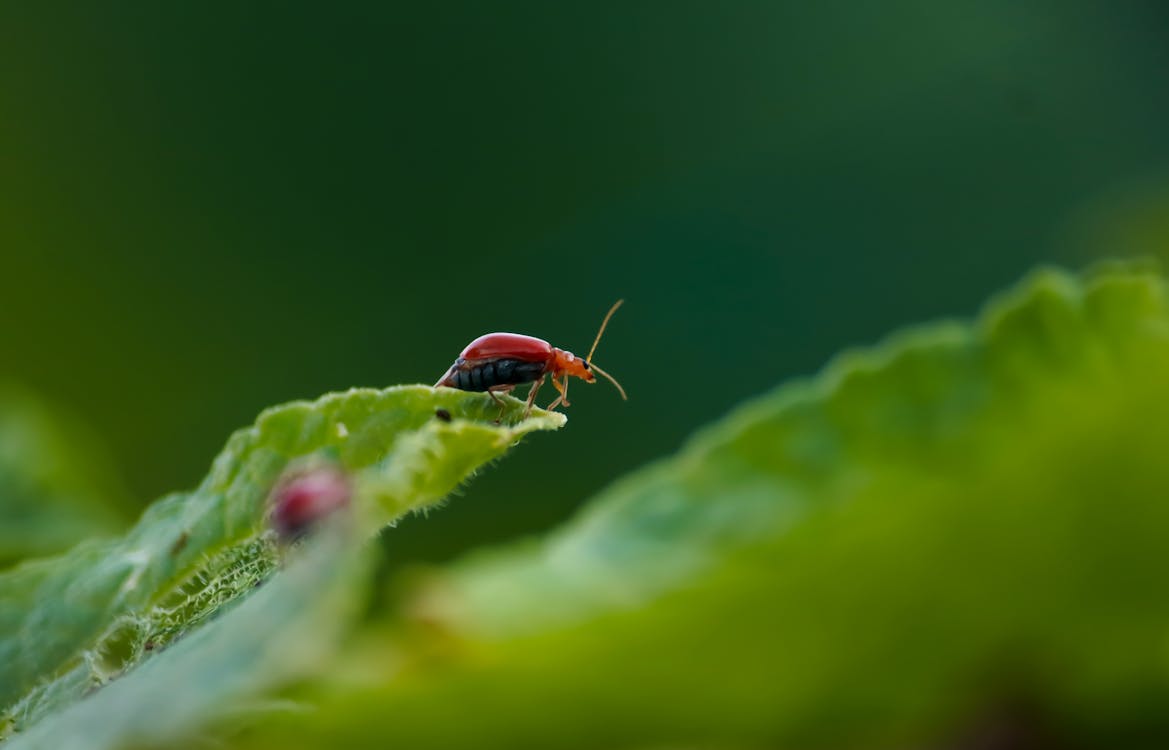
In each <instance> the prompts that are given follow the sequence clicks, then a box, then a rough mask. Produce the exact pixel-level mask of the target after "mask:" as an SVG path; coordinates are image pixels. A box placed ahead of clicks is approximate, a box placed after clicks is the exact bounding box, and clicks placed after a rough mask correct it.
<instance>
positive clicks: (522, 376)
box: [434, 299, 629, 422]
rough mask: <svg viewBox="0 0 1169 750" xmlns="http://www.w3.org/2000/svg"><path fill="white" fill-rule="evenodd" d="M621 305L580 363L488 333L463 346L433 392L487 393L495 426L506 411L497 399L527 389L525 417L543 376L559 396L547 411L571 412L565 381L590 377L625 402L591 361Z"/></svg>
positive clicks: (521, 338) (529, 341) (538, 343)
mask: <svg viewBox="0 0 1169 750" xmlns="http://www.w3.org/2000/svg"><path fill="white" fill-rule="evenodd" d="M623 302H625V300H623V299H619V300H617V302H615V303H614V304H613V306H612V307H610V308H609V312H608V313H607V314H606V315H605V319H604V320H603V321H601V328H600V330H599V331H597V337H596V338H595V339H594V340H593V347H592V348H591V349H589V356H587V357H585V358H583V359H581V358H580V357H577V356H576V355H575V354H573V353H572V352H569V351H565V350H563V349H557V348H556V347H554V346H552V345H551V344H549V343H548V342H547V341H545V340H544V339H538V338H536V337H535V336H525V335H523V334H520V333H488V334H484V335H483V336H480V337H479V338H477V339H475V340H474V341H472V342H471V343H470V344H467V348H465V349H463V351H462V353H461V354H459V358H458V359H456V360H455V363H454V364H453V365H451V366H450V368H449V369H447V371H446V373H445V374H443V376H442V377H441V378H439V380H438V382H437V383H435V384H434V387H435V388H438V387H439V386H447V387H449V388H457V389H459V390H460V391H481V392H482V391H486V392H487V395H489V396H491V398H492V399H493V400H494V401H495V403H497V404H499V417H497V418H496V420H495V421H496V422H499V420H500V419H502V418H503V412H504V409H505V408H506V406H505V405H504V403H503V402H502V401H500V400H499V397H498V396H497V395H496V394H498V393H510V392H511V391H513V390H515V388H516V386H518V385H523V384H525V383H531V384H532V389H531V390H530V391H528V403H527V408H526V409H525V410H524V416H525V417H527V416H528V415H529V414H530V413H531V412H532V405H533V404H534V403H535V402H536V392H537V391H539V390H540V386H542V385H543V384H544V380H545V378H546V377H547V376H548V375H551V376H552V386H553V387H554V388H556V390H557V391H559V393H560V395H559V396H558V397H557V398H556V400H555V401H553V402H552V403H551V404H549V405H548V410H549V411H551V410H553V409H555V408H556V407H557V406H560V405H561V404H564V405H565V406H571V404H569V403H568V378H569V376H572V377H575V378H580V379H581V380H583V381H585V382H586V383H595V382H597V378H596V376H595V375H593V373H594V372H595V373H599V374H600V375H601V376H602V377H604V378H606V379H608V381H609V382H610V383H612V384H613V385H615V386H617V391H618V392H619V393H620V394H621V398H622V399H626V400H628V398H629V397H628V396H626V395H625V389H624V388H622V387H621V384H620V383H618V382H617V380H616V378H614V377H613V376H612V375H610V374H609V373H607V372H605V371H604V370H602V369H601V368H599V367H597V366H596V365H595V364H593V361H592V360H593V353H594V352H595V351H596V350H597V344H599V343H601V334H603V333H604V332H605V326H607V325H608V324H609V318H611V317H613V313H615V312H617V308H618V307H621V304H622V303H623Z"/></svg>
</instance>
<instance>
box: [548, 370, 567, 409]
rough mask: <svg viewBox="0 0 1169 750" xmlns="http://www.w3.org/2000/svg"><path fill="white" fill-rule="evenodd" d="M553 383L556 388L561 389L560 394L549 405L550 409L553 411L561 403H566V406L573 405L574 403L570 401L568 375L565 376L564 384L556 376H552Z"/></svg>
mask: <svg viewBox="0 0 1169 750" xmlns="http://www.w3.org/2000/svg"><path fill="white" fill-rule="evenodd" d="M552 385H553V386H554V387H555V388H556V390H558V391H560V395H559V396H558V397H557V398H556V400H555V401H553V402H552V403H551V404H549V405H548V411H552V410H553V409H555V408H556V407H557V406H560V405H561V404H564V406H565V407H566V408H567V407H569V406H571V405H572V404H570V403H568V376H567V375H565V376H564V384H563V385H561V384H560V381H559V380H557V379H556V378H552Z"/></svg>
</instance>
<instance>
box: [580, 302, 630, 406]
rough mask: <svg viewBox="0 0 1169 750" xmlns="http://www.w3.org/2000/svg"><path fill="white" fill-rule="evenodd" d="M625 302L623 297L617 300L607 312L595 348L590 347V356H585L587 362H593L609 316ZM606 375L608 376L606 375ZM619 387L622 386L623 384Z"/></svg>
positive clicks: (595, 340)
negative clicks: (594, 353)
mask: <svg viewBox="0 0 1169 750" xmlns="http://www.w3.org/2000/svg"><path fill="white" fill-rule="evenodd" d="M624 303H625V300H623V299H619V300H617V301H616V302H614V303H613V306H612V307H610V308H609V312H608V313H606V314H605V319H604V320H602V321H601V330H599V331H597V337H596V338H595V339H593V348H592V349H589V356H587V357H585V362H589V363H591V362H592V361H593V352H595V351H596V350H597V344H599V343H601V334H602V333H604V332H605V326H607V325H609V318H611V317H613V313H615V312H617V308H618V307H621V305H622V304H624ZM605 377H608V376H607V375H606V376H605ZM610 380H612V378H610ZM613 382H614V383H616V382H617V381H616V380H614V381H613ZM617 387H618V388H620V387H621V386H617Z"/></svg>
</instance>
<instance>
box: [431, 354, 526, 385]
mask: <svg viewBox="0 0 1169 750" xmlns="http://www.w3.org/2000/svg"><path fill="white" fill-rule="evenodd" d="M451 369H452V370H453V372H451V375H450V377H449V378H448V382H447V385H450V386H451V387H453V388H458V389H459V390H460V391H485V390H487V389H489V388H494V387H495V386H497V385H523V384H524V383H531V382H533V381H535V380H538V379H539V378H540V376H542V375H543V374H544V373H545V372H547V364H546V363H545V362H530V361H528V360H523V359H491V360H487V361H486V362H474V363H468V362H465V361H461V362H455V366H454V367H453V368H451Z"/></svg>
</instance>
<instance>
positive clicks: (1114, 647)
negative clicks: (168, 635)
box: [237, 266, 1169, 748]
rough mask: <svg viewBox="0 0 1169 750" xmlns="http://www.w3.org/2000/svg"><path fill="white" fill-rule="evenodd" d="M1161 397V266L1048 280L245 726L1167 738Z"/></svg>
mask: <svg viewBox="0 0 1169 750" xmlns="http://www.w3.org/2000/svg"><path fill="white" fill-rule="evenodd" d="M1167 396H1169V291H1167V288H1166V284H1165V281H1164V280H1163V279H1162V278H1161V277H1160V276H1158V275H1156V274H1154V273H1151V272H1149V271H1147V270H1144V269H1142V268H1139V267H1132V266H1108V267H1102V268H1100V269H1098V270H1096V271H1094V272H1092V273H1090V274H1087V275H1085V276H1083V277H1076V276H1073V275H1070V274H1066V273H1063V272H1059V271H1043V272H1040V273H1037V274H1035V275H1034V276H1032V277H1031V278H1030V279H1029V280H1028V281H1027V282H1026V283H1025V284H1023V285H1022V286H1021V287H1020V288H1019V289H1017V290H1015V291H1013V292H1011V293H1009V294H1007V295H1006V296H1004V297H1002V298H1000V299H998V300H996V301H995V302H993V303H992V304H991V305H990V306H989V307H988V308H987V310H986V311H985V312H984V313H983V314H982V315H981V316H980V318H979V319H978V320H977V321H976V322H975V323H974V324H973V325H962V324H954V323H947V324H941V325H937V326H932V327H927V328H923V329H918V330H914V331H910V332H908V333H904V334H900V335H897V336H895V337H893V338H892V339H891V340H890V341H888V342H886V343H885V344H883V345H882V346H880V347H878V348H876V349H872V350H868V351H859V352H853V353H848V354H845V355H843V356H842V357H840V358H839V359H838V360H837V361H836V362H834V363H833V364H832V365H831V366H829V367H828V368H827V369H826V371H825V372H824V373H822V374H821V375H820V376H818V377H817V378H815V379H814V380H811V381H808V382H803V383H797V384H793V385H790V386H786V387H784V388H781V389H779V390H778V391H776V392H775V393H773V394H770V395H768V396H765V397H763V398H761V399H758V400H756V401H754V402H751V403H749V404H747V405H745V406H744V407H743V408H741V409H740V410H738V411H736V413H734V414H732V415H731V416H730V417H729V418H727V419H726V420H723V421H722V422H720V423H719V424H716V425H714V426H712V427H710V428H708V429H707V430H704V431H703V432H702V433H701V434H700V435H699V436H697V437H696V438H695V439H694V440H693V441H692V442H691V444H690V445H688V446H687V447H686V448H685V449H684V450H683V451H682V452H681V453H680V454H679V455H678V456H676V457H674V458H672V459H669V460H667V461H664V462H661V463H660V464H658V465H656V466H653V467H650V468H649V469H647V470H644V471H642V472H638V473H637V474H635V475H633V476H632V477H629V478H627V479H625V480H622V481H620V482H618V483H616V484H615V485H613V486H612V487H611V488H610V489H609V490H607V491H606V492H604V493H603V494H602V495H601V496H600V497H599V498H598V499H597V500H596V501H595V502H594V503H592V504H591V505H590V506H589V507H588V508H587V509H586V510H585V512H584V513H583V514H582V515H581V516H580V517H579V518H577V519H576V520H575V521H573V522H572V523H570V524H568V525H567V526H566V527H565V528H564V529H562V530H560V531H558V532H556V533H554V534H552V535H551V536H550V537H549V538H548V539H546V540H542V541H539V542H535V543H525V544H522V545H519V546H517V547H512V548H507V549H503V550H499V551H496V552H493V553H485V554H480V555H477V556H474V557H472V558H470V559H468V560H465V561H463V562H461V563H458V564H455V565H454V566H451V567H449V568H448V569H447V570H445V571H442V572H441V573H435V574H433V575H431V576H429V577H426V578H424V579H422V581H421V583H419V584H416V590H415V591H414V593H413V594H412V595H409V596H407V597H406V598H405V600H404V602H403V604H402V606H401V608H400V610H399V615H398V617H397V618H395V619H393V620H392V621H389V622H386V623H383V624H381V625H375V626H374V627H373V629H372V630H371V632H370V633H369V634H368V635H367V636H366V638H365V639H364V640H362V641H361V642H360V645H358V646H355V647H354V648H353V649H352V650H350V651H347V652H346V653H345V654H344V658H343V660H342V661H341V663H340V664H339V665H337V666H334V667H333V668H332V669H331V670H330V672H329V673H328V674H325V675H321V676H320V677H318V678H317V679H316V680H314V681H313V682H312V683H307V684H306V685H304V686H303V687H302V689H300V690H299V691H296V692H294V693H292V695H293V696H294V697H296V698H297V699H298V700H300V701H303V702H305V703H308V704H311V705H312V706H313V710H312V711H308V712H302V713H298V714H291V715H283V716H279V717H270V718H269V719H267V720H266V721H265V722H263V723H262V724H261V725H260V726H259V727H258V728H256V729H254V730H253V731H252V732H251V733H249V734H248V735H247V736H246V738H243V740H241V741H240V742H239V743H237V746H242V747H255V748H284V747H290V746H296V747H300V748H313V747H322V748H323V747H338V746H342V747H350V748H360V747H386V746H397V747H413V748H418V747H436V748H439V747H459V746H475V747H500V748H504V747H519V746H533V747H580V748H586V747H589V748H591V747H601V746H624V747H669V746H691V745H698V746H717V747H771V746H785V747H806V746H826V747H856V746H953V745H958V744H962V743H963V742H967V744H969V742H968V738H969V737H972V736H973V737H978V736H980V735H985V733H986V732H987V731H991V730H995V729H996V728H997V729H999V730H1002V728H1003V726H1005V727H1006V730H1008V731H1010V732H1015V733H1016V734H1018V735H1020V736H1024V737H1033V738H1034V737H1037V736H1038V737H1043V736H1046V735H1048V734H1050V733H1051V732H1055V733H1056V735H1057V736H1059V735H1060V734H1061V733H1066V735H1067V736H1069V737H1073V738H1076V740H1077V741H1080V740H1085V741H1086V740H1088V739H1094V740H1095V741H1096V742H1097V744H1099V742H1101V741H1103V739H1105V738H1109V739H1113V740H1115V739H1116V738H1117V737H1146V738H1147V737H1148V736H1161V737H1164V736H1165V735H1166V733H1167V727H1166V726H1165V724H1164V722H1163V720H1162V719H1161V718H1160V717H1163V716H1165V715H1169V661H1167V660H1166V658H1165V653H1166V651H1165V648H1166V645H1165V644H1166V643H1169V599H1166V598H1165V597H1163V596H1160V595H1159V593H1158V592H1159V591H1160V590H1161V588H1162V587H1163V585H1164V581H1165V580H1166V577H1167V576H1169V545H1166V544H1165V539H1166V532H1165V529H1169V503H1167V502H1165V498H1167V497H1169V461H1167V460H1166V458H1165V446H1169V398H1167ZM1019 706H1022V708H1018V707H1019ZM452 715H455V716H457V719H452ZM1052 727H1054V729H1052ZM1153 732H1157V733H1159V734H1156V735H1154V734H1152V733H1153ZM964 738H966V739H964ZM1088 744H1089V745H1091V744H1092V742H1089V743H1088ZM1122 744H1128V743H1122ZM1154 744H1157V743H1154Z"/></svg>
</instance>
